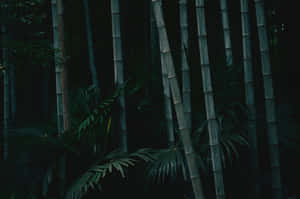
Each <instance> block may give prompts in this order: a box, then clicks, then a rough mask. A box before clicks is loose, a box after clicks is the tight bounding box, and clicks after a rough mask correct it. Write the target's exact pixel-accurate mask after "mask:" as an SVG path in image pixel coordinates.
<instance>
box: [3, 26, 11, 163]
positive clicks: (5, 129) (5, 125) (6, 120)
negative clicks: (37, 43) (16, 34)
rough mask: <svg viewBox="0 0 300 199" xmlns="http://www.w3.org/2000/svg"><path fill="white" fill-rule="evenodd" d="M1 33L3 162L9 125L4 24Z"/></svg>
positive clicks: (5, 156)
mask: <svg viewBox="0 0 300 199" xmlns="http://www.w3.org/2000/svg"><path fill="white" fill-rule="evenodd" d="M1 32H2V65H3V102H4V103H3V143H2V145H3V146H2V147H3V148H2V150H3V154H2V155H3V160H7V158H8V123H9V106H10V103H9V73H8V70H9V67H8V47H7V40H8V36H7V30H6V24H4V23H2V24H1Z"/></svg>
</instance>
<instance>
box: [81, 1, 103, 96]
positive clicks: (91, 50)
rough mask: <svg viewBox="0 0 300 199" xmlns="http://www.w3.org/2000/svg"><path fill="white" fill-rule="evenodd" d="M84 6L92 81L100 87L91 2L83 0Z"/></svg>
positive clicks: (96, 86)
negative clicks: (91, 19)
mask: <svg viewBox="0 0 300 199" xmlns="http://www.w3.org/2000/svg"><path fill="white" fill-rule="evenodd" d="M83 8H84V16H85V25H86V37H87V42H88V52H89V61H90V64H89V66H90V70H91V75H92V81H93V84H94V86H95V88H97V89H98V91H100V90H99V89H100V88H99V81H98V78H97V70H96V65H95V56H94V46H93V34H92V26H91V21H90V13H89V3H88V0H83Z"/></svg>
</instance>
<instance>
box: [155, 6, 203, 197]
mask: <svg viewBox="0 0 300 199" xmlns="http://www.w3.org/2000/svg"><path fill="white" fill-rule="evenodd" d="M152 3H153V4H152V5H153V11H154V15H155V20H156V25H157V29H158V33H159V34H158V35H159V44H160V45H159V46H160V51H161V57H162V60H163V62H162V67H164V68H165V69H164V70H167V71H168V79H169V83H170V87H171V93H172V99H173V103H174V106H175V111H176V116H177V121H178V126H179V130H180V132H181V139H182V143H183V146H184V153H185V157H186V160H187V165H188V169H189V173H190V179H191V182H192V185H193V191H194V195H195V198H196V199H204V198H205V197H204V193H203V188H202V182H201V179H200V175H199V171H198V168H197V164H196V156H195V152H194V149H193V145H192V141H191V137H190V129H189V128H188V126H187V123H186V120H185V116H184V109H183V104H182V100H181V94H180V90H179V85H178V81H177V78H176V74H175V69H174V64H173V59H172V55H171V51H170V46H169V41H168V36H167V32H166V27H165V22H164V19H163V12H162V7H161V2H160V1H159V0H152Z"/></svg>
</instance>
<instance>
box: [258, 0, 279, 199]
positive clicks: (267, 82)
mask: <svg viewBox="0 0 300 199" xmlns="http://www.w3.org/2000/svg"><path fill="white" fill-rule="evenodd" d="M254 2H255V10H256V23H257V29H258V38H259V46H260V54H261V64H262V74H263V80H264V91H265V106H266V120H267V133H268V142H269V153H270V164H271V171H272V193H273V198H274V199H282V198H283V194H282V185H281V179H280V178H281V177H280V160H279V146H278V134H277V133H278V129H277V119H276V110H275V98H274V89H273V80H272V72H271V70H272V69H271V63H270V55H269V54H270V53H269V46H268V36H267V27H266V20H265V13H264V1H263V0H254Z"/></svg>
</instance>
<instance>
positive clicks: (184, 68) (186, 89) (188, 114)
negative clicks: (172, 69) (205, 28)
mask: <svg viewBox="0 0 300 199" xmlns="http://www.w3.org/2000/svg"><path fill="white" fill-rule="evenodd" d="M179 12H180V13H179V15H180V29H181V72H182V97H183V98H182V99H183V107H184V114H185V118H186V121H187V125H188V127H189V128H190V129H191V128H192V105H191V91H192V90H191V79H190V67H189V64H188V61H187V53H186V52H187V50H188V48H189V45H188V40H189V37H188V12H187V0H179Z"/></svg>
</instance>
